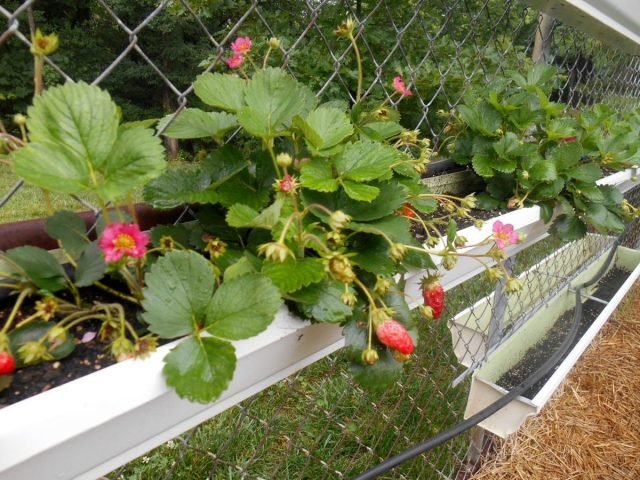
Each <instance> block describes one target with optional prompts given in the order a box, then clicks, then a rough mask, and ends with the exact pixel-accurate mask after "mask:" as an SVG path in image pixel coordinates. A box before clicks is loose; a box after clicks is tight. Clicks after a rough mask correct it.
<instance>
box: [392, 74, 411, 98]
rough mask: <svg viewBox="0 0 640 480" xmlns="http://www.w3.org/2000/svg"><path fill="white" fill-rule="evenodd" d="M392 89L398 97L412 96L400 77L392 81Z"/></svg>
mask: <svg viewBox="0 0 640 480" xmlns="http://www.w3.org/2000/svg"><path fill="white" fill-rule="evenodd" d="M393 89H394V90H395V91H396V92H398V93H399V94H400V95H413V92H411V90H409V89H408V88H407V85H406V84H405V83H404V81H403V80H402V77H399V76H398V77H396V78H394V79H393Z"/></svg>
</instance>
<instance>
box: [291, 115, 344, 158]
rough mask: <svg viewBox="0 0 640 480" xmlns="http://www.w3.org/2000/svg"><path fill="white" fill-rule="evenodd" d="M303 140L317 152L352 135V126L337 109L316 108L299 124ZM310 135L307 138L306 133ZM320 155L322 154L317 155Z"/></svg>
mask: <svg viewBox="0 0 640 480" xmlns="http://www.w3.org/2000/svg"><path fill="white" fill-rule="evenodd" d="M301 126H302V129H303V133H305V138H307V140H308V141H309V142H310V143H311V145H312V146H313V147H314V148H315V149H316V150H317V151H319V152H321V151H322V150H324V149H327V148H331V147H333V146H334V145H337V144H338V143H340V142H341V141H342V140H344V139H345V138H347V137H348V136H350V135H352V134H353V126H352V125H351V122H350V121H349V117H348V116H347V114H346V113H345V112H344V110H340V109H338V108H331V107H324V106H322V107H320V108H317V109H315V110H313V111H311V113H309V115H308V116H307V118H306V119H305V120H304V121H303V122H302V123H301ZM309 131H311V132H312V134H311V135H309V136H308V137H307V133H308V132H309ZM319 155H322V153H319Z"/></svg>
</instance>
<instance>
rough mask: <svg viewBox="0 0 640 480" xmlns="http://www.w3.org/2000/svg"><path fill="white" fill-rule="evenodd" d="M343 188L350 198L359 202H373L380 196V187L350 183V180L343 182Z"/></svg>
mask: <svg viewBox="0 0 640 480" xmlns="http://www.w3.org/2000/svg"><path fill="white" fill-rule="evenodd" d="M342 187H343V188H344V192H345V193H346V194H347V195H348V196H349V198H352V199H354V200H357V201H359V202H371V201H372V200H374V199H375V198H376V197H377V196H378V195H379V194H380V189H379V188H378V187H374V186H372V185H366V184H364V183H356V182H350V181H349V180H343V181H342Z"/></svg>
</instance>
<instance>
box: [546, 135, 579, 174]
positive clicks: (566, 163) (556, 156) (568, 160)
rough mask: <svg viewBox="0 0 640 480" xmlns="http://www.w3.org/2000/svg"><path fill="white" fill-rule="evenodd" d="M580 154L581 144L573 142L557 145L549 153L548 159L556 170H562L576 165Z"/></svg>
mask: <svg viewBox="0 0 640 480" xmlns="http://www.w3.org/2000/svg"><path fill="white" fill-rule="evenodd" d="M582 155H583V151H582V145H580V143H578V142H573V143H566V144H562V145H558V146H557V147H556V148H555V149H553V151H552V152H551V153H550V154H549V156H548V159H549V160H550V161H552V162H554V163H555V164H556V170H557V171H558V172H564V171H566V170H569V169H571V168H572V167H574V166H576V165H577V164H578V162H579V161H580V159H581V158H582Z"/></svg>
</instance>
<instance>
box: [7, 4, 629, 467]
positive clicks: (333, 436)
mask: <svg viewBox="0 0 640 480" xmlns="http://www.w3.org/2000/svg"><path fill="white" fill-rule="evenodd" d="M41 1H42V0H27V1H24V2H14V3H13V4H12V5H13V6H11V8H10V6H9V3H6V4H5V2H0V18H4V19H5V20H6V25H7V26H6V28H5V29H4V30H3V29H0V49H4V51H3V52H2V53H10V52H11V51H12V50H13V49H29V47H30V38H31V33H30V30H31V29H32V28H33V25H31V26H30V22H29V10H30V8H31V7H34V6H36V4H37V3H39V2H41ZM206 3H207V2H201V1H200V2H196V1H192V2H188V1H184V0H183V1H177V0H173V1H172V0H164V1H159V2H155V3H153V5H152V7H150V8H149V11H148V13H147V14H146V15H145V16H144V17H142V18H140V19H136V20H135V21H133V22H132V21H130V19H127V20H125V19H123V18H121V16H120V14H119V11H118V9H117V8H115V7H114V5H113V2H109V1H108V0H96V1H95V2H94V8H95V9H96V14H99V15H102V16H105V17H106V18H108V19H110V21H111V22H112V23H113V25H114V26H116V28H117V29H118V30H119V31H120V32H122V34H123V35H124V36H125V37H126V39H127V41H126V42H125V44H124V46H123V48H122V51H121V52H120V54H119V55H118V56H117V57H116V58H114V59H113V61H111V62H109V63H108V64H105V65H104V66H103V68H101V69H100V70H99V71H95V72H91V73H89V74H87V73H86V72H85V77H86V75H90V76H91V80H92V82H93V83H94V84H102V85H105V84H107V83H108V80H109V77H110V76H111V75H112V74H113V72H114V71H116V70H117V69H118V68H122V65H123V63H124V62H125V61H130V60H131V59H135V62H136V64H137V65H141V66H143V67H144V68H146V69H147V70H148V72H149V75H150V77H152V78H153V79H154V82H156V83H157V82H158V81H159V82H160V84H161V85H162V86H163V88H166V89H167V90H168V91H169V92H170V96H171V102H170V103H171V104H172V105H173V106H174V108H173V112H174V113H175V114H179V113H180V111H182V110H183V109H184V108H185V107H186V106H187V105H189V104H190V102H192V101H193V98H194V97H193V94H192V90H193V87H192V85H191V84H188V85H180V84H178V83H177V82H176V81H174V79H172V78H170V75H167V74H166V73H165V72H164V71H163V68H162V65H161V64H160V63H159V62H158V61H157V59H154V58H153V56H152V55H150V54H148V53H147V49H148V43H145V42H146V38H145V31H146V29H148V28H149V26H150V25H153V22H155V21H156V20H157V19H158V18H159V17H160V16H161V15H163V14H164V13H166V12H167V11H169V9H173V10H172V11H179V13H180V15H181V21H183V22H184V21H188V22H192V24H193V26H194V27H195V28H197V29H199V30H200V31H201V34H202V35H203V36H205V37H206V38H207V39H208V40H209V41H210V54H209V55H208V56H207V57H206V58H203V59H202V61H203V62H204V63H203V64H204V65H205V66H204V67H203V69H202V71H217V70H222V69H223V67H224V63H223V59H224V57H225V55H226V54H225V50H228V47H229V45H230V42H231V41H232V40H233V39H234V38H235V37H236V36H237V35H242V34H246V33H247V32H246V31H245V29H246V28H249V27H248V26H249V25H250V26H251V29H252V30H251V33H252V35H254V38H256V34H257V33H259V35H260V36H261V37H263V38H268V37H270V36H279V35H280V32H279V31H278V30H277V29H276V26H275V25H273V23H274V22H273V19H274V16H273V10H274V8H281V12H280V13H279V15H280V16H282V17H284V18H285V19H287V20H289V34H290V38H289V39H288V41H287V42H283V44H282V47H281V51H280V56H279V57H278V58H279V59H280V61H281V62H282V65H283V67H285V68H287V69H288V70H289V71H290V72H291V73H292V74H293V75H294V76H296V78H298V79H299V80H301V81H306V82H310V83H311V84H312V85H314V86H315V89H316V93H317V95H318V97H320V99H321V100H331V99H333V98H335V97H336V96H341V97H343V98H344V97H345V96H346V97H348V98H350V99H351V101H354V100H355V98H354V97H355V93H354V90H353V85H354V83H355V82H354V78H353V75H351V74H350V71H349V68H348V67H349V66H352V51H351V46H350V45H349V44H348V43H340V42H337V41H336V39H335V38H334V36H333V32H332V31H331V30H330V29H328V28H325V27H324V26H323V24H322V22H321V19H322V18H323V16H324V15H329V14H332V15H334V14H335V12H336V9H337V10H339V11H340V12H341V13H342V14H343V15H342V16H343V17H346V16H348V15H350V16H352V17H354V18H355V19H356V21H357V24H358V29H357V37H358V41H359V43H360V45H361V49H362V53H363V57H364V63H365V70H367V72H368V74H367V76H366V77H365V84H364V92H365V96H366V95H370V96H377V97H378V98H384V99H387V100H389V101H390V102H391V103H394V102H395V101H396V100H394V99H393V98H391V94H392V93H393V90H392V89H391V88H390V78H392V77H393V76H394V75H395V74H398V73H402V74H403V75H404V76H405V78H406V80H407V81H408V83H409V85H410V87H411V88H412V90H413V92H414V96H413V97H412V99H411V100H410V107H405V106H404V105H406V104H407V103H409V102H405V104H404V105H403V106H401V109H404V110H402V113H403V114H404V116H403V118H404V119H405V120H404V125H405V126H406V127H409V128H419V129H421V130H422V132H423V133H424V134H426V135H428V136H430V137H431V138H433V142H434V145H435V147H436V148H437V146H438V145H439V143H440V141H441V140H442V139H444V137H445V136H446V135H444V134H443V129H444V127H445V125H444V124H443V123H442V122H441V121H439V120H438V117H437V115H436V112H437V110H439V109H444V110H448V109H451V108H455V106H456V105H457V104H458V103H459V102H460V101H461V99H462V95H463V94H464V91H465V90H466V88H467V87H468V86H469V85H471V84H473V83H474V82H475V83H477V82H483V81H489V80H490V79H491V78H492V77H493V76H494V75H496V74H501V73H506V71H508V70H509V69H511V68H514V67H516V66H524V65H525V64H526V63H528V62H531V60H530V57H531V52H532V50H533V47H534V43H535V37H536V33H544V35H543V37H544V38H543V42H542V43H543V47H544V48H543V50H544V52H545V54H544V58H543V60H544V61H547V62H549V63H553V64H555V65H557V66H559V67H560V68H561V70H562V72H563V73H562V77H561V82H560V87H559V88H558V89H557V90H556V91H555V92H554V97H555V99H556V100H558V101H562V102H565V103H567V104H568V105H569V106H570V107H571V108H576V107H581V106H587V105H592V104H594V103H597V102H604V103H607V104H609V105H612V106H614V107H616V108H623V107H624V108H630V107H634V106H637V105H638V104H639V103H640V95H639V93H640V64H639V62H638V58H637V57H634V56H629V55H627V54H624V53H621V52H618V51H616V50H615V49H614V48H612V47H609V46H606V45H603V44H601V43H600V42H599V41H598V40H596V39H594V38H591V37H590V36H589V35H588V33H582V32H578V31H576V30H574V29H572V28H570V27H568V26H566V25H562V24H559V23H557V24H555V25H554V26H553V29H552V30H551V31H550V32H539V31H538V30H539V29H538V18H539V16H538V13H537V12H535V11H532V10H531V9H528V8H527V7H526V6H524V5H523V4H521V3H518V2H515V1H504V2H500V1H495V0H485V1H480V0H475V1H473V0H465V1H462V0H459V1H420V0H417V1H411V2H409V1H407V2H401V1H397V0H396V1H392V0H378V1H369V2H367V1H360V0H357V1H337V0H304V1H302V0H300V1H297V2H286V1H281V2H278V1H252V2H251V1H246V2H235V3H236V4H239V5H241V6H242V5H244V7H242V8H238V9H237V15H236V16H235V17H233V18H228V19H227V21H226V22H225V27H224V28H223V29H222V30H217V31H211V29H210V28H209V27H208V22H209V20H208V17H207V16H206V15H202V5H203V4H206ZM209 3H211V4H213V3H214V2H209ZM16 5H17V6H16ZM294 7H295V8H294ZM185 19H186V20H185ZM257 28H259V29H260V30H259V32H257V31H256V29H257ZM380 30H384V31H385V32H391V34H392V36H391V38H389V39H387V40H389V41H386V42H382V43H381V41H380V39H379V38H377V32H379V31H380ZM291 32H294V33H295V34H293V35H292V34H291ZM416 32H418V37H419V38H420V41H415V38H416ZM409 34H411V35H409ZM63 41H64V39H63ZM311 44H313V45H315V46H316V47H317V46H320V47H321V48H323V49H324V50H323V55H324V56H325V59H326V58H328V59H330V61H329V64H330V68H325V69H324V70H322V71H320V72H319V73H317V74H314V72H313V71H312V72H311V73H310V71H309V69H308V68H306V69H301V68H298V67H299V65H300V62H299V61H298V60H299V55H298V53H299V52H300V51H301V50H304V49H305V48H307V47H308V46H309V45H311ZM445 47H446V48H445ZM62 48H64V44H63V45H62ZM46 62H47V66H48V67H47V72H48V74H47V79H48V81H49V82H54V81H56V80H53V78H56V79H57V80H60V81H63V80H74V79H73V78H71V76H70V75H68V74H67V73H66V72H65V71H64V69H63V68H62V67H61V66H60V65H58V64H57V63H56V59H55V56H53V57H52V58H47V59H46ZM137 87H138V88H140V87H143V88H144V86H140V85H138V86H137ZM0 113H2V114H6V113H8V112H2V111H1V110H0ZM165 113H171V112H170V111H167V112H165ZM165 128H166V126H165ZM160 134H161V132H160ZM0 168H4V169H3V170H0V172H1V173H2V175H10V173H9V172H8V170H7V169H6V168H5V167H2V165H0ZM26 188H27V186H25V185H23V183H22V181H20V180H18V179H16V180H15V182H14V183H13V185H12V186H11V187H10V188H9V189H8V190H7V191H6V192H4V193H3V192H0V214H1V213H2V210H5V211H6V210H11V209H12V208H13V207H14V206H15V205H16V203H15V202H19V201H22V200H21V199H20V198H19V192H20V191H21V190H23V189H26ZM627 197H628V199H629V201H630V202H631V203H633V204H634V205H636V206H637V205H638V204H640V191H638V189H634V190H631V191H630V192H628V193H627ZM74 199H75V201H76V202H78V205H77V207H78V209H86V208H90V209H91V210H93V211H94V213H97V212H98V211H99V210H98V209H97V208H95V207H93V206H92V205H91V200H90V199H87V198H80V197H74ZM0 218H4V217H1V216H0ZM639 230H640V228H638V225H637V224H634V226H633V228H631V229H630V231H629V233H628V234H627V236H626V244H627V245H630V246H634V247H637V246H638V242H639V241H640V239H639V237H640V233H639ZM611 242H612V239H611V238H610V237H604V236H595V235H590V236H589V237H587V238H586V239H585V240H583V241H580V242H575V243H573V244H571V245H568V246H566V245H564V246H563V245H561V244H560V243H559V242H558V241H557V240H556V239H554V238H551V237H549V238H547V239H544V240H542V241H540V242H538V243H537V244H535V245H534V246H532V247H530V248H528V249H526V250H524V251H522V252H521V253H519V254H517V255H516V256H515V257H513V258H512V259H511V265H510V268H512V270H513V272H514V274H517V275H522V278H523V281H524V282H525V283H526V284H527V285H528V288H527V289H525V290H524V291H523V292H520V293H518V294H516V295H515V297H512V298H511V299H510V300H508V301H507V300H506V297H505V296H504V295H503V293H502V291H501V287H500V286H498V288H497V289H496V290H495V292H493V293H494V296H493V297H492V298H490V299H489V301H488V302H486V304H485V306H484V307H483V308H484V309H488V310H489V313H490V315H491V317H492V319H493V320H494V321H495V323H494V331H493V332H492V333H491V335H490V336H491V338H490V340H489V342H488V344H489V346H495V345H498V344H499V343H500V342H501V341H502V340H503V339H504V338H505V337H507V336H508V335H510V334H511V333H512V332H513V331H515V330H516V329H517V327H518V326H519V325H520V324H522V323H523V322H524V321H526V319H527V318H529V317H530V316H531V314H532V313H533V312H534V311H535V310H536V309H538V308H540V306H542V305H543V304H544V302H545V300H546V299H548V298H550V297H551V296H552V295H553V294H554V292H556V291H557V290H558V289H560V288H561V287H562V286H563V285H565V284H566V282H567V281H568V280H570V279H571V278H573V277H574V276H575V275H577V274H578V273H579V272H580V271H582V270H583V269H584V268H586V265H587V264H588V263H589V259H594V258H595V257H596V256H597V255H598V254H599V253H601V252H603V251H604V250H606V249H607V248H608V247H609V246H610V245H611ZM552 252H556V255H557V257H556V264H557V265H561V266H562V274H559V273H553V272H551V273H550V272H548V271H543V269H542V268H536V264H537V262H539V261H540V260H541V259H542V258H544V257H546V256H547V255H549V254H550V253H552ZM492 291H493V287H490V286H489V285H488V283H487V282H485V281H483V280H482V279H481V278H480V277H476V278H474V279H471V280H470V281H467V282H465V283H463V284H462V285H459V286H457V287H455V288H454V289H452V290H450V291H449V292H447V295H448V304H447V308H446V310H445V312H444V314H443V318H442V319H441V320H440V321H439V322H423V323H422V324H421V332H420V333H421V338H422V339H423V340H422V342H420V346H419V348H418V350H417V355H416V359H415V360H414V361H412V362H411V363H409V364H408V366H407V368H406V372H405V374H404V375H403V376H402V379H401V380H400V381H398V382H396V383H395V385H394V386H393V388H390V389H388V390H385V391H384V392H382V393H372V392H366V391H364V390H362V389H361V388H360V387H359V386H358V385H356V384H354V382H353V380H352V377H351V375H350V373H349V371H348V362H347V360H346V358H345V355H344V354H343V353H341V352H338V353H335V354H333V355H331V356H329V357H327V358H325V359H323V360H321V361H319V362H317V363H315V364H314V365H312V366H310V367H307V368H305V369H303V370H301V371H300V372H298V373H297V374H295V375H293V376H291V377H289V378H287V379H285V380H283V381H281V382H279V383H278V384H276V385H274V386H272V387H270V388H268V389H266V390H264V391H262V392H261V393H259V394H257V395H255V396H253V397H251V398H249V399H247V400H245V401H244V402H242V403H240V404H238V405H236V406H234V407H232V408H231V409H229V410H227V411H226V412H224V413H222V414H220V415H219V416H217V417H215V418H214V419H212V420H210V421H208V422H206V423H204V424H202V425H200V426H199V427H197V428H195V429H193V430H191V431H189V432H187V433H185V434H183V435H181V436H179V437H177V438H176V439H174V440H172V441H171V442H168V443H167V444H165V445H163V446H161V447H159V448H158V449H156V450H154V451H152V452H149V453H147V454H146V455H144V456H143V457H141V458H139V459H138V460H136V461H134V462H132V463H130V464H128V465H125V466H123V467H122V468H120V469H118V470H117V471H114V472H112V473H111V474H110V475H109V476H108V478H110V479H120V478H124V479H138V478H140V479H144V478H164V479H195V478H207V479H223V478H255V479H272V478H300V479H303V478H304V479H323V478H350V477H352V476H354V475H356V474H357V473H360V472H362V471H364V470H366V469H367V468H370V467H372V466H374V465H375V464H377V463H379V462H381V461H383V460H384V459H385V458H387V457H389V456H391V455H394V454H397V453H399V452H401V451H403V450H405V449H406V448H408V447H410V446H411V445H413V444H415V443H417V442H419V441H421V440H423V439H424V438H426V437H429V436H432V435H434V434H436V433H438V432H440V431H442V430H445V429H446V428H448V427H450V426H452V425H454V424H456V423H457V422H459V421H460V420H461V419H462V414H463V411H464V407H465V403H466V398H467V394H468V386H469V373H471V371H472V368H471V369H468V368H466V367H465V366H463V365H461V364H460V363H459V361H458V358H457V357H456V355H455V354H454V350H453V349H454V347H455V346H456V344H459V343H460V342H463V339H462V337H461V336H460V335H458V336H457V331H456V329H455V328H453V329H452V330H453V334H452V333H450V330H449V326H450V325H452V323H451V319H452V318H453V317H454V316H455V315H456V314H457V313H458V312H460V311H462V310H464V309H467V308H469V309H470V316H469V320H468V321H467V324H468V325H473V324H474V323H475V324H476V327H477V328H481V322H480V318H481V317H482V316H483V315H486V314H487V312H486V311H480V310H478V311H474V308H473V305H474V304H475V303H476V302H477V300H478V299H480V298H482V297H484V296H485V295H488V294H490V293H492ZM495 325H498V327H497V328H496V327H495ZM464 347H465V350H466V351H467V354H468V356H469V359H470V362H471V364H472V366H473V365H477V363H478V362H480V361H481V360H482V358H484V354H485V353H484V352H479V351H477V350H473V349H472V347H471V345H464ZM454 385H455V386H454ZM478 438H481V437H478V435H477V432H470V433H465V434H463V435H460V436H459V437H457V438H455V439H453V440H451V441H449V442H448V443H446V444H444V445H442V446H440V447H438V448H437V449H435V450H432V451H431V452H428V453H426V454H423V455H421V456H419V457H417V458H416V459H414V460H413V461H410V462H407V463H406V464H403V465H402V466H401V467H399V468H397V469H395V470H394V471H393V472H391V473H389V474H388V476H387V477H388V478H405V479H414V478H425V479H432V478H433V479H441V478H455V479H463V478H469V477H470V472H472V471H473V470H474V469H475V468H476V466H477V464H478V462H479V461H480V458H481V453H482V450H483V449H486V448H489V442H487V441H486V440H485V441H484V442H482V441H481V440H480V441H479V440H478ZM472 440H474V441H472ZM387 477H385V478H387Z"/></svg>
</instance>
